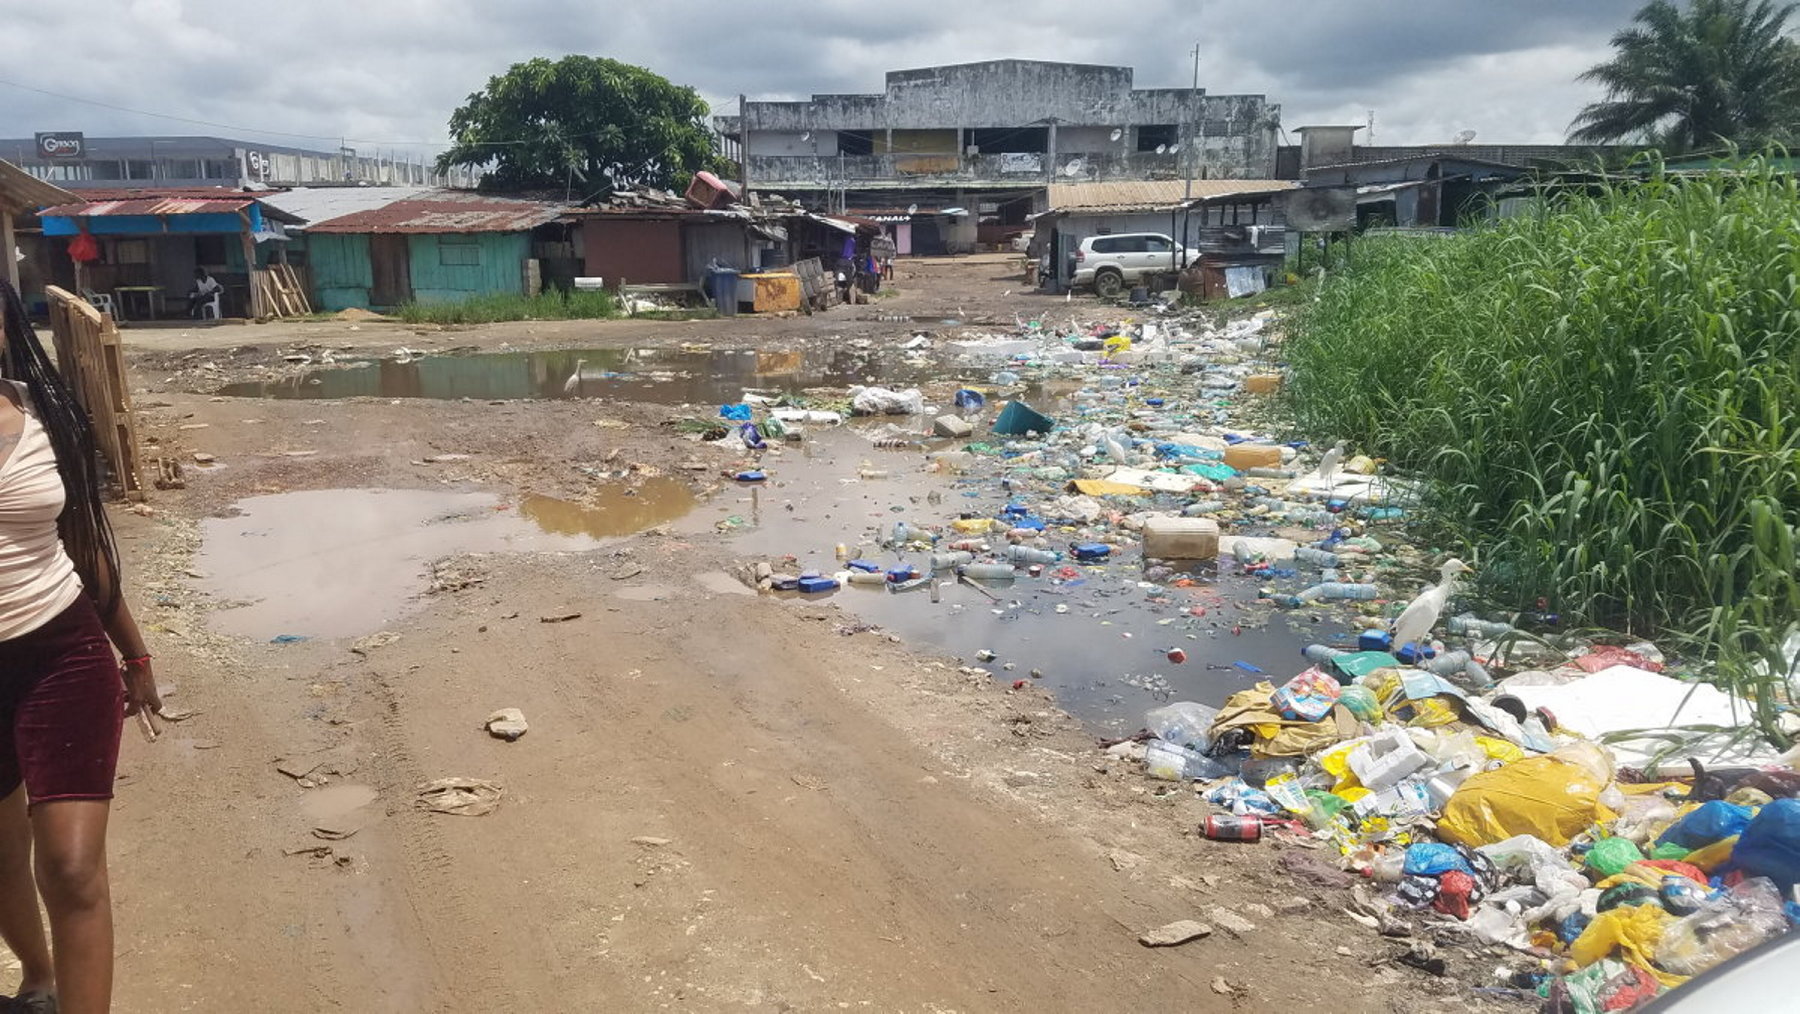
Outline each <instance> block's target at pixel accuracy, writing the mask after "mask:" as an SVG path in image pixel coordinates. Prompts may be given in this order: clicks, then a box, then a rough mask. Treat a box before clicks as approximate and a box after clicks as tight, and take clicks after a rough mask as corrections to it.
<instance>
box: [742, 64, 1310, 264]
mask: <svg viewBox="0 0 1800 1014" xmlns="http://www.w3.org/2000/svg"><path fill="white" fill-rule="evenodd" d="M1132 77H1133V75H1132V70H1131V68H1129V67H1104V66H1094V65H1088V64H1073V63H1049V62H1043V61H1037V60H990V61H986V62H982V63H968V64H957V65H953V66H946V67H927V68H924V69H921V70H903V71H893V72H890V73H889V74H888V75H887V87H886V89H885V90H884V91H882V92H881V93H879V94H872V95H814V96H813V97H812V98H811V99H810V100H807V101H803V102H766V101H746V102H745V103H744V105H743V109H742V112H741V113H740V115H738V116H721V117H718V118H717V120H716V125H717V128H718V130H719V133H720V135H721V137H722V139H723V142H724V145H725V153H726V155H727V156H729V157H731V158H733V159H736V160H740V161H741V162H742V164H743V165H744V169H745V176H746V177H747V182H748V185H749V187H750V188H751V189H752V190H760V191H770V192H779V193H784V194H788V195H791V196H794V197H797V198H800V199H801V200H803V201H805V202H807V203H808V204H809V205H813V206H816V207H818V208H820V209H825V210H833V211H842V212H847V213H851V214H863V215H867V216H869V217H873V218H877V219H880V220H883V221H885V222H887V223H888V224H890V225H891V226H893V227H894V233H895V238H896V240H898V241H899V242H900V244H901V249H902V252H917V253H938V252H945V251H948V252H958V251H960V250H967V249H971V248H973V247H974V246H975V245H976V244H977V243H991V242H997V241H999V240H1001V239H1003V238H1004V237H1005V236H1006V235H1007V234H1009V233H1013V232H1018V231H1020V230H1023V229H1024V228H1025V223H1026V218H1027V216H1029V215H1030V214H1031V213H1032V212H1034V211H1041V210H1044V205H1043V200H1044V193H1045V189H1046V187H1047V186H1048V185H1049V184H1050V183H1052V182H1065V183H1075V182H1084V181H1086V182H1098V181H1107V180H1175V179H1184V178H1187V177H1189V176H1192V177H1194V178H1196V179H1224V178H1228V179H1263V178H1267V177H1270V176H1272V175H1274V170H1275V152H1276V143H1277V142H1276V134H1277V132H1278V131H1279V129H1280V122H1281V111H1280V107H1279V106H1277V105H1272V104H1270V103H1269V102H1268V101H1267V100H1266V99H1265V98H1264V97H1263V96H1261V95H1209V94H1207V92H1206V90H1205V89H1204V88H1134V87H1133V81H1132Z"/></svg>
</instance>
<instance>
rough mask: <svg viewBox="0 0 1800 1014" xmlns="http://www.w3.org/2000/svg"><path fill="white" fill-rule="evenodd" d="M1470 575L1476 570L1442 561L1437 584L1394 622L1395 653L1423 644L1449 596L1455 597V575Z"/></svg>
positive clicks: (1457, 561)
mask: <svg viewBox="0 0 1800 1014" xmlns="http://www.w3.org/2000/svg"><path fill="white" fill-rule="evenodd" d="M1473 573H1475V569H1474V568H1473V567H1470V566H1469V565H1468V564H1466V563H1464V562H1462V561H1461V560H1455V559H1451V560H1445V561H1444V565H1443V566H1442V567H1440V568H1439V569H1438V575H1439V577H1438V583H1437V584H1434V585H1432V586H1431V587H1429V588H1427V589H1425V590H1424V591H1423V592H1420V593H1419V597H1418V598H1416V599H1413V600H1412V602H1411V603H1410V604H1408V605H1407V607H1406V609H1405V611H1404V612H1402V613H1401V614H1400V616H1399V618H1397V619H1395V620H1394V647H1395V649H1396V650H1397V649H1399V648H1400V647H1401V646H1402V645H1406V644H1418V645H1422V644H1424V643H1425V637H1426V635H1428V634H1430V633H1431V628H1433V627H1435V626H1437V621H1438V617H1439V616H1440V615H1442V614H1443V612H1444V607H1445V606H1446V605H1448V604H1449V602H1450V596H1452V595H1454V594H1456V577H1457V575H1458V574H1473Z"/></svg>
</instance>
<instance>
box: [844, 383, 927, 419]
mask: <svg viewBox="0 0 1800 1014" xmlns="http://www.w3.org/2000/svg"><path fill="white" fill-rule="evenodd" d="M850 411H851V412H852V413H853V414H855V415H918V414H920V413H922V412H924V411H925V396H924V395H922V394H920V393H919V391H918V388H908V389H906V390H904V391H890V390H888V389H887V388H885V387H853V388H851V389H850Z"/></svg>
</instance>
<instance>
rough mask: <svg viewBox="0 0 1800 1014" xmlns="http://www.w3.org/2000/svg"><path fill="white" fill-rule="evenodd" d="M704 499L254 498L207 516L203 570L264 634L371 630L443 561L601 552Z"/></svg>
mask: <svg viewBox="0 0 1800 1014" xmlns="http://www.w3.org/2000/svg"><path fill="white" fill-rule="evenodd" d="M693 504H694V501H693V495H692V493H691V492H689V491H688V489H687V487H686V485H685V484H684V483H680V482H679V481H678V480H673V479H667V480H651V481H649V482H646V483H644V484H643V485H642V486H639V487H637V493H636V495H627V494H626V493H625V491H624V489H623V488H613V487H602V493H601V494H600V496H599V497H598V498H597V499H596V501H595V502H594V503H592V504H574V503H569V502H566V501H560V500H552V499H550V498H547V497H531V498H527V499H526V500H524V501H521V502H519V503H517V504H515V503H513V502H512V501H507V500H502V499H501V498H499V497H496V496H494V495H492V494H488V493H446V492H438V491H433V490H397V489H390V490H382V489H332V490H309V491H304V492H296V493H279V494H275V495H273V496H259V497H251V498H249V499H247V500H242V501H240V502H239V503H238V505H237V506H238V509H239V513H238V514H236V515H234V516H231V517H225V518H209V519H206V520H205V521H203V522H201V536H202V544H201V550H200V554H199V557H198V559H197V560H196V563H195V565H196V567H197V568H198V569H199V571H200V572H201V573H203V574H205V575H206V577H204V578H201V579H198V580H199V582H200V584H201V585H202V587H204V588H205V589H206V591H208V592H209V593H211V594H212V595H213V596H214V598H215V599H216V600H218V601H219V602H220V603H221V604H222V608H220V609H218V610H216V611H215V612H213V613H212V614H211V619H210V622H211V624H212V626H213V627H214V628H215V629H217V630H220V631H223V632H225V633H228V634H235V635H238V636H241V637H249V638H254V639H257V640H264V641H287V640H291V639H311V638H343V637H360V636H362V635H364V634H370V633H373V632H375V631H377V630H380V629H382V628H383V627H385V626H387V625H389V624H391V623H392V622H394V621H395V620H397V619H399V618H400V617H402V616H404V615H406V614H407V613H408V612H410V611H412V610H413V609H415V608H417V607H418V605H419V602H420V599H421V597H422V596H423V595H424V594H425V593H426V591H427V590H428V587H429V583H430V573H429V572H430V565H431V563H432V561H434V560H440V559H442V558H444V557H448V556H455V555H459V554H464V553H523V552H558V551H578V550H585V549H592V548H594V547H595V546H597V545H599V542H598V541H597V540H598V539H601V538H604V537H608V536H614V535H624V534H627V533H629V532H633V531H637V530H639V529H642V528H647V527H650V526H651V525H654V524H660V523H662V522H664V521H668V520H671V519H672V518H675V517H678V516H680V515H681V514H682V513H684V512H686V511H687V510H690V509H691V508H692V507H693Z"/></svg>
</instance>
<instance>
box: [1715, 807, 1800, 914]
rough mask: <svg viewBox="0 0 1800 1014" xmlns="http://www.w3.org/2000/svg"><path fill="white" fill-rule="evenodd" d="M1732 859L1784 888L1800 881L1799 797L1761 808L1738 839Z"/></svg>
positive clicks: (1791, 886) (1740, 865)
mask: <svg viewBox="0 0 1800 1014" xmlns="http://www.w3.org/2000/svg"><path fill="white" fill-rule="evenodd" d="M1731 863H1732V865H1733V866H1736V867H1737V868H1738V869H1740V870H1743V871H1744V872H1745V873H1747V874H1749V875H1751V876H1753V877H1768V878H1769V879H1770V880H1773V881H1774V882H1775V884H1776V886H1778V887H1780V888H1781V889H1782V890H1783V891H1791V890H1793V889H1794V885H1795V883H1797V882H1800V799H1777V800H1775V801H1774V802H1773V803H1770V804H1769V805H1768V806H1765V807H1763V808H1762V812H1761V813H1758V814H1757V815H1756V819H1755V820H1752V821H1751V822H1750V826H1749V827H1747V828H1745V829H1744V833H1743V836H1742V837H1740V838H1739V839H1738V843H1737V848H1735V849H1733V850H1732V852H1731Z"/></svg>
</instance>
